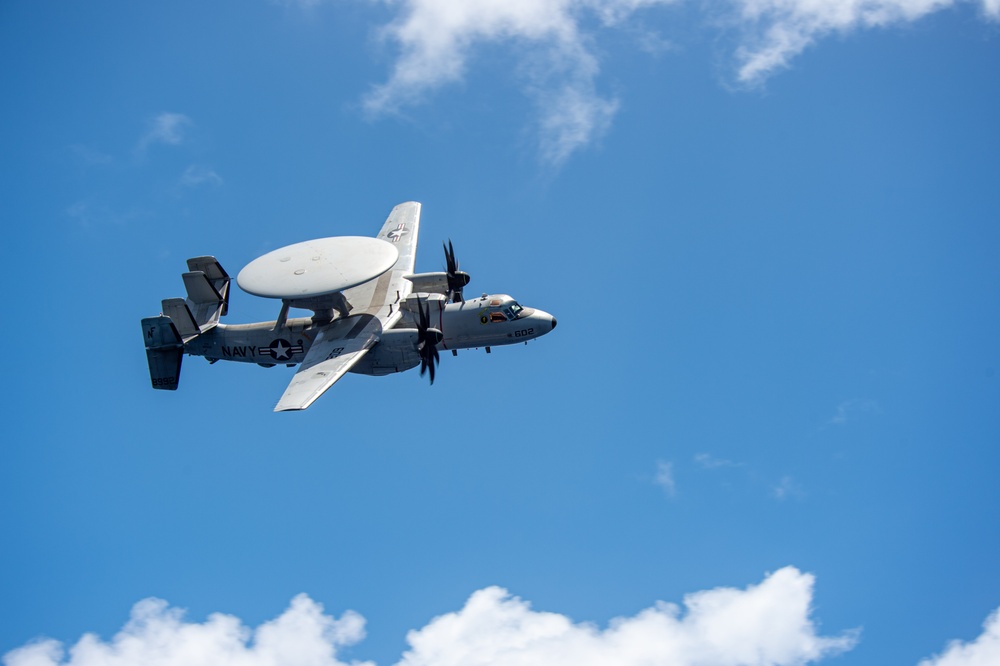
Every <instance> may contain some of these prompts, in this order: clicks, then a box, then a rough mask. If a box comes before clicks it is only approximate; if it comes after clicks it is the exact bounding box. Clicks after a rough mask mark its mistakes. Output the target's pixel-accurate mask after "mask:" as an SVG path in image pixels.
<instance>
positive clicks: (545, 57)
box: [364, 0, 677, 164]
mask: <svg viewBox="0 0 1000 666" xmlns="http://www.w3.org/2000/svg"><path fill="white" fill-rule="evenodd" d="M675 1H677V0H463V1H462V2H454V0H403V2H402V6H403V10H402V12H401V14H400V16H399V17H398V18H397V19H396V20H395V21H393V22H391V23H390V24H389V25H387V26H385V27H384V28H383V30H382V37H383V38H384V39H385V40H387V41H391V42H394V43H395V44H397V45H398V46H399V48H400V55H399V59H398V60H397V61H396V63H395V66H394V68H393V72H392V74H391V76H390V77H389V80H388V81H387V82H385V83H383V84H381V85H378V86H375V87H374V88H373V89H372V90H371V91H370V92H369V94H368V95H367V96H366V97H365V100H364V105H365V108H366V109H367V110H368V111H369V112H371V113H373V114H384V113H395V112H397V111H398V110H399V109H400V107H402V106H405V105H408V104H414V103H417V102H420V101H422V100H423V99H424V97H425V96H426V95H427V93H428V92H430V91H432V90H434V89H437V88H440V87H442V86H444V85H446V84H449V83H455V82H457V81H461V80H462V78H463V77H464V75H465V72H466V68H467V65H468V62H469V60H470V59H472V57H473V49H474V47H476V46H478V45H481V44H489V43H508V44H509V45H510V46H512V47H513V50H514V51H515V53H516V54H517V55H518V57H519V59H520V61H521V67H520V70H521V71H524V72H527V79H528V80H527V81H525V86H526V92H527V94H528V95H530V96H531V98H532V99H533V100H534V102H535V103H536V105H537V106H538V109H539V120H538V128H539V142H540V150H541V154H542V157H543V159H544V160H546V161H547V162H549V163H552V164H560V163H562V162H563V161H564V160H565V159H566V158H567V157H568V156H569V155H570V154H572V153H573V152H574V151H576V150H578V149H579V148H581V147H582V146H584V145H587V144H588V143H590V142H591V141H593V140H594V139H595V138H598V137H600V136H601V135H602V134H603V133H604V132H605V130H606V129H607V128H608V127H609V125H610V122H611V119H612V118H613V117H614V115H615V112H616V111H617V109H618V102H617V101H616V100H615V99H612V98H606V97H602V96H601V95H600V94H598V92H597V87H596V78H597V75H598V73H599V71H600V65H599V62H598V60H597V58H596V56H594V54H593V53H592V52H591V51H590V49H589V48H588V44H587V42H588V39H587V37H586V36H585V35H584V34H583V33H582V32H581V29H580V25H579V21H580V18H581V16H583V15H588V14H589V15H593V16H596V17H597V18H598V20H599V21H600V23H601V24H602V25H604V26H610V25H614V24H616V23H619V22H621V21H623V20H624V19H625V18H627V17H628V16H629V15H631V14H632V13H633V12H635V11H636V10H637V9H638V8H640V7H643V6H647V5H654V4H668V3H671V2H675Z"/></svg>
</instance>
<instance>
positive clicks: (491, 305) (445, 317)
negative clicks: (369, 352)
mask: <svg viewBox="0 0 1000 666" xmlns="http://www.w3.org/2000/svg"><path fill="white" fill-rule="evenodd" d="M428 309H429V310H430V313H429V315H430V316H429V319H430V325H431V326H432V327H434V328H437V329H439V330H440V331H441V333H442V334H443V335H444V339H443V340H442V341H441V344H440V348H441V349H469V348H473V347H495V346H499V345H511V344H515V343H518V342H527V341H528V340H533V339H534V338H537V337H540V336H542V335H545V334H546V333H548V332H549V331H551V330H552V329H553V328H555V326H556V319H555V317H553V316H552V315H550V314H549V313H548V312H543V311H542V310H537V309H533V308H525V307H522V306H521V305H520V304H518V302H517V301H516V300H514V299H513V298H511V297H510V296H508V295H507V294H494V295H487V296H483V297H480V298H474V299H471V300H467V301H463V302H461V303H448V304H445V305H444V308H443V309H441V308H440V306H439V307H430V308H428ZM414 321H415V320H414V319H413V318H412V316H411V317H409V318H408V319H407V320H406V323H405V324H401V325H402V326H416V324H415V323H414ZM399 327H400V326H397V328H399Z"/></svg>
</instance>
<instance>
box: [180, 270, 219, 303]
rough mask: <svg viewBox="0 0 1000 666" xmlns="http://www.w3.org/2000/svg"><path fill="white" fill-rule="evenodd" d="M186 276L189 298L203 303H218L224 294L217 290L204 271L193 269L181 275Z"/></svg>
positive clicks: (185, 283)
mask: <svg viewBox="0 0 1000 666" xmlns="http://www.w3.org/2000/svg"><path fill="white" fill-rule="evenodd" d="M181 277H182V278H184V288H185V289H187V293H188V300H189V301H191V302H192V303H197V304H199V305H201V304H202V303H218V302H219V301H221V300H222V296H221V295H219V292H217V291H216V290H215V287H213V286H212V283H211V282H209V280H208V276H206V275H205V272H204V271H191V272H190V273H184V274H183V275H181Z"/></svg>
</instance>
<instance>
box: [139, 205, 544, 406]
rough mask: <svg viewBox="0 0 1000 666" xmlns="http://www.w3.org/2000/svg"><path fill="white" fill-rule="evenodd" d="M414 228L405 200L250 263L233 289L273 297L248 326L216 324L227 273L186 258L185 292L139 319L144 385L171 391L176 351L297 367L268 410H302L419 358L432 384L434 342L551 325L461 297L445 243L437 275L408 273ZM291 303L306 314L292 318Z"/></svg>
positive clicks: (463, 341) (479, 342)
mask: <svg viewBox="0 0 1000 666" xmlns="http://www.w3.org/2000/svg"><path fill="white" fill-rule="evenodd" d="M419 231H420V204H419V203H417V202H415V201H410V202H407V203H402V204H399V205H398V206H396V207H395V208H393V209H392V212H390V213H389V217H388V219H387V220H386V221H385V224H384V225H383V226H382V230H381V231H379V233H378V235H377V236H376V237H375V238H370V237H359V236H344V237H334V238H321V239H318V240H312V241H306V242H304V243H296V244H294V245H289V246H287V247H283V248H280V249H277V250H274V251H273V252H269V253H268V254H265V255H264V256H262V257H259V258H257V259H255V260H254V261H252V262H250V263H249V264H248V265H247V266H246V267H245V268H244V269H243V270H242V271H240V273H239V275H237V277H236V282H237V284H238V285H239V286H240V287H241V288H242V289H243V290H244V291H246V292H248V293H250V294H253V295H256V296H262V297H265V298H275V299H280V300H281V302H282V305H281V310H280V312H279V314H278V318H277V320H275V321H269V322H259V323H255V324H222V323H219V318H220V317H223V316H225V315H226V314H227V313H228V310H229V286H230V277H229V275H228V274H227V273H226V271H225V270H224V269H223V268H222V266H221V265H220V264H219V262H218V261H216V259H215V257H211V256H204V257H194V258H192V259H188V261H187V265H188V272H187V273H184V274H183V279H184V286H185V288H186V289H187V298H186V299H184V298H168V299H165V300H164V301H163V302H162V308H163V311H162V313H161V314H160V316H158V317H148V318H146V319H143V320H142V333H143V337H144V339H145V342H146V359H147V361H148V362H149V375H150V379H151V381H152V384H153V388H154V389H160V390H167V391H173V390H175V389H176V388H177V385H178V381H179V379H180V371H181V360H182V358H183V355H184V354H188V355H191V356H204V357H205V358H206V359H208V361H209V362H210V363H215V362H216V361H220V360H222V361H239V362H244V363H257V364H258V365H262V366H264V367H273V366H275V365H278V364H279V363H283V364H285V365H287V366H289V367H293V366H296V365H298V366H299V367H298V370H297V371H296V372H295V375H294V376H293V377H292V380H291V383H289V385H288V387H287V388H286V389H285V393H284V395H282V396H281V399H280V400H279V401H278V404H277V406H276V407H275V408H274V411H276V412H283V411H294V410H302V409H306V408H307V407H309V406H310V405H311V404H312V403H313V402H315V400H316V399H317V398H319V397H320V396H321V395H322V394H323V393H324V392H325V391H326V390H327V389H328V388H330V387H331V386H333V384H334V383H335V382H336V381H337V380H338V379H340V378H341V377H343V376H344V374H345V373H347V372H355V373H360V374H365V375H387V374H391V373H394V372H403V371H404V370H409V369H411V368H415V367H417V366H418V365H419V366H420V374H421V375H423V374H424V373H425V372H427V373H429V374H430V381H431V383H432V384H433V383H434V369H435V366H436V365H437V364H438V362H439V359H440V357H439V352H438V349H449V350H451V352H452V354H454V355H457V353H458V352H457V350H458V349H469V348H479V347H485V348H486V351H487V352H489V351H490V348H491V347H495V346H498V345H506V344H513V343H518V342H525V343H526V342H527V341H528V340H532V339H534V338H537V337H539V336H542V335H545V334H546V333H548V332H549V331H551V330H552V329H554V328H555V327H556V319H555V317H553V316H552V315H550V314H549V313H547V312H543V311H542V310H536V309H533V308H527V307H523V306H521V305H520V304H519V303H518V302H517V301H516V300H514V299H513V298H511V297H510V296H508V295H506V294H493V295H487V294H483V295H482V297H480V298H474V299H472V300H465V298H464V297H463V288H464V287H465V286H466V285H467V284H468V283H469V275H468V273H465V272H463V271H461V270H459V264H458V261H457V260H456V258H455V250H454V247H453V246H452V244H451V241H449V242H448V244H447V245H446V246H445V260H446V265H447V270H446V271H444V272H438V273H414V272H413V267H414V260H415V256H416V249H417V235H418V233H419ZM291 308H300V309H305V310H312V312H313V315H312V316H311V317H294V318H292V317H289V316H288V315H289V310H290V309H291Z"/></svg>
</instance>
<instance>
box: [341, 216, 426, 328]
mask: <svg viewBox="0 0 1000 666" xmlns="http://www.w3.org/2000/svg"><path fill="white" fill-rule="evenodd" d="M419 233H420V204H419V203H418V202H416V201H408V202H406V203H401V204H399V205H398V206H396V207H395V208H393V209H392V211H391V212H390V213H389V217H388V219H386V221H385V224H383V225H382V229H381V230H380V231H379V232H378V235H377V236H376V238H379V239H381V240H384V241H388V242H389V243H392V244H393V245H395V246H396V249H397V250H398V251H399V258H398V259H397V260H396V263H395V264H394V265H393V267H392V268H391V269H390V270H388V271H386V272H385V273H383V274H382V275H380V276H379V277H378V279H376V280H372V281H370V282H366V283H365V284H363V285H360V286H358V287H354V288H352V289H348V290H346V291H345V292H344V296H346V297H347V301H348V303H350V304H351V314H359V313H364V314H370V315H372V316H374V317H377V318H378V320H379V321H380V322H381V323H382V329H383V330H388V329H390V328H392V327H393V326H394V325H395V324H396V322H398V321H399V319H400V317H401V316H402V315H401V314H400V312H399V301H401V300H402V299H404V298H406V296H408V295H409V293H410V292H411V291H412V290H413V284H412V283H411V282H410V281H409V280H406V279H404V277H403V276H404V275H412V274H413V266H414V263H415V261H416V257H417V236H418V234H419Z"/></svg>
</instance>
